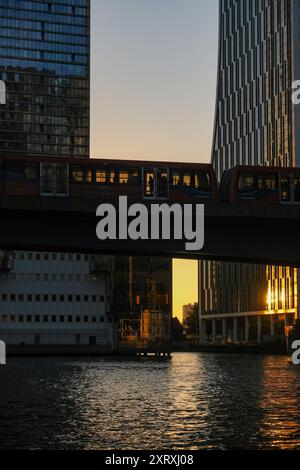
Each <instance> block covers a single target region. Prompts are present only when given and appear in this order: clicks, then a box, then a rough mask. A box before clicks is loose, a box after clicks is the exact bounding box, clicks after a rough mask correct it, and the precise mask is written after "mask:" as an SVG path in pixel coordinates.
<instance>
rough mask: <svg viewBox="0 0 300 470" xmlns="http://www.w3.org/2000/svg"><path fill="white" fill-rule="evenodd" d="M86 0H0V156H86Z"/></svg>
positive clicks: (88, 1)
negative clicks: (1, 86)
mask: <svg viewBox="0 0 300 470" xmlns="http://www.w3.org/2000/svg"><path fill="white" fill-rule="evenodd" d="M89 62H90V0H76V1H75V0H64V1H63V0H51V1H46V0H42V1H30V2H29V1H26V0H24V1H20V0H1V1H0V79H2V80H3V81H5V83H6V91H7V106H6V107H4V108H0V154H2V155H3V153H6V154H7V153H13V154H17V153H22V154H25V155H26V154H31V155H33V154H47V155H54V156H61V155H67V156H74V157H88V156H89V114H90V104H89V95H90V82H89V78H90V68H89Z"/></svg>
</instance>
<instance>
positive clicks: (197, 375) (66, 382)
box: [0, 354, 300, 450]
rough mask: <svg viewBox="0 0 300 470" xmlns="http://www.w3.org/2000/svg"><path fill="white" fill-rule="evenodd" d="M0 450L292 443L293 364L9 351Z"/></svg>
mask: <svg viewBox="0 0 300 470" xmlns="http://www.w3.org/2000/svg"><path fill="white" fill-rule="evenodd" d="M0 448H45V449H77V448H78V449H79V448H82V449H149V450H150V449H151V450H152V449H153V450H154V449H162V448H163V449H183V450H184V449H185V450H188V449H189V450H196V449H230V448H243V449H256V448H261V449H268V448H275V449H276V448H277V449H280V448H281V449H282V448H290V449H300V369H299V368H297V367H292V366H291V365H290V364H288V361H287V359H286V358H284V357H261V356H257V357H256V356H227V355H205V354H175V355H174V356H173V359H172V361H170V362H151V361H144V362H143V361H127V360H126V361H125V360H124V361H122V360H113V359H89V360H82V361H81V360H77V359H65V358H64V359H56V358H55V359H48V358H47V359H46V358H45V359H44V358H43V359H10V360H9V362H8V365H7V366H3V367H1V368H0Z"/></svg>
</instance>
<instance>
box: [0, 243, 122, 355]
mask: <svg viewBox="0 0 300 470" xmlns="http://www.w3.org/2000/svg"><path fill="white" fill-rule="evenodd" d="M92 259H93V257H92V256H90V255H80V254H70V253H68V254H67V253H36V252H26V253H25V252H14V253H7V252H4V253H3V252H2V253H1V256H0V275H1V282H0V340H2V341H4V342H6V344H7V345H8V346H9V348H11V347H15V349H16V350H20V349H22V347H23V348H24V350H25V351H26V350H27V349H28V348H30V347H31V346H34V351H36V352H39V351H41V350H45V352H47V351H49V352H51V350H52V348H55V351H56V352H59V351H60V349H59V347H64V348H65V350H69V351H71V350H72V351H73V350H75V349H76V347H77V348H78V350H82V349H83V348H82V347H89V348H90V347H95V348H97V349H98V350H99V351H103V352H106V353H109V352H113V351H114V350H115V349H116V348H117V343H118V341H117V340H118V338H117V331H118V322H117V321H116V320H115V319H114V318H113V315H112V313H111V283H110V272H109V271H107V270H108V268H109V266H108V265H107V264H106V265H103V269H102V271H101V272H100V271H99V272H98V273H97V276H95V273H94V271H93V262H92ZM20 347H21V348H20Z"/></svg>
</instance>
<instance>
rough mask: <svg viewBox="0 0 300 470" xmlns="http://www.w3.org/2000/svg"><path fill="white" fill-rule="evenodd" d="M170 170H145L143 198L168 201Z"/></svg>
mask: <svg viewBox="0 0 300 470" xmlns="http://www.w3.org/2000/svg"><path fill="white" fill-rule="evenodd" d="M168 197H169V170H168V168H143V198H144V199H168Z"/></svg>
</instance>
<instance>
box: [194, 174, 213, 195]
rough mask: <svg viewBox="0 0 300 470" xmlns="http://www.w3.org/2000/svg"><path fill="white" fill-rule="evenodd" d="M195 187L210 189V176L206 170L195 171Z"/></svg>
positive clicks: (204, 189)
mask: <svg viewBox="0 0 300 470" xmlns="http://www.w3.org/2000/svg"><path fill="white" fill-rule="evenodd" d="M195 189H198V190H200V191H205V192H210V191H211V182H210V177H209V174H208V173H207V172H204V171H202V172H199V173H195Z"/></svg>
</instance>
